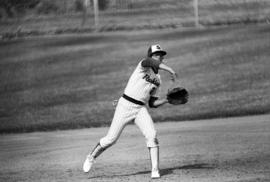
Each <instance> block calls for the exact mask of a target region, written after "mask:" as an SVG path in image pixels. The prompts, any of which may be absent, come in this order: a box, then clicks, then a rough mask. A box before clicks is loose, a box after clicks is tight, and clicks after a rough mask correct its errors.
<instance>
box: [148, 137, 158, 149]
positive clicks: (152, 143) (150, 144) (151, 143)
mask: <svg viewBox="0 0 270 182" xmlns="http://www.w3.org/2000/svg"><path fill="white" fill-rule="evenodd" d="M146 145H147V147H148V148H152V147H157V146H158V139H157V138H148V139H146Z"/></svg>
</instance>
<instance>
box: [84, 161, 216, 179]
mask: <svg viewBox="0 0 270 182" xmlns="http://www.w3.org/2000/svg"><path fill="white" fill-rule="evenodd" d="M214 168H215V166H213V165H210V164H206V163H199V164H189V165H184V166H176V167H171V168H165V169H161V170H160V175H161V176H165V175H169V174H172V173H173V171H174V170H187V169H190V170H192V169H214ZM150 173H151V171H139V172H136V173H130V174H119V175H111V176H106V175H104V176H93V177H89V179H93V178H101V177H102V178H112V177H128V176H134V175H141V174H150Z"/></svg>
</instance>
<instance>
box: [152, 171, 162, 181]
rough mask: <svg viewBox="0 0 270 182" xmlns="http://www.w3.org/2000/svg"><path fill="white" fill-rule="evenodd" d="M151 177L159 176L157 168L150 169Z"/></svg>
mask: <svg viewBox="0 0 270 182" xmlns="http://www.w3.org/2000/svg"><path fill="white" fill-rule="evenodd" d="M151 178H152V179H157V178H160V174H159V170H157V169H155V170H152V172H151Z"/></svg>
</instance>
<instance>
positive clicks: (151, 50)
mask: <svg viewBox="0 0 270 182" xmlns="http://www.w3.org/2000/svg"><path fill="white" fill-rule="evenodd" d="M154 53H161V54H162V55H163V56H165V55H166V54H167V52H166V51H164V50H163V49H162V48H161V46H160V45H159V44H154V45H151V46H150V47H149V49H148V52H147V56H148V57H151V56H152V55H153V54H154Z"/></svg>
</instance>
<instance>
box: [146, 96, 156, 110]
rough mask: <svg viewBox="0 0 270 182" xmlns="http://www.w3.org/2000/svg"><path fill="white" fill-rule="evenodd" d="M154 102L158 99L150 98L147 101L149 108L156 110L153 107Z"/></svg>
mask: <svg viewBox="0 0 270 182" xmlns="http://www.w3.org/2000/svg"><path fill="white" fill-rule="evenodd" d="M156 100H158V97H154V96H151V97H150V99H149V102H148V105H149V107H151V108H157V107H156V106H155V105H154V102H155V101H156Z"/></svg>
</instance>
